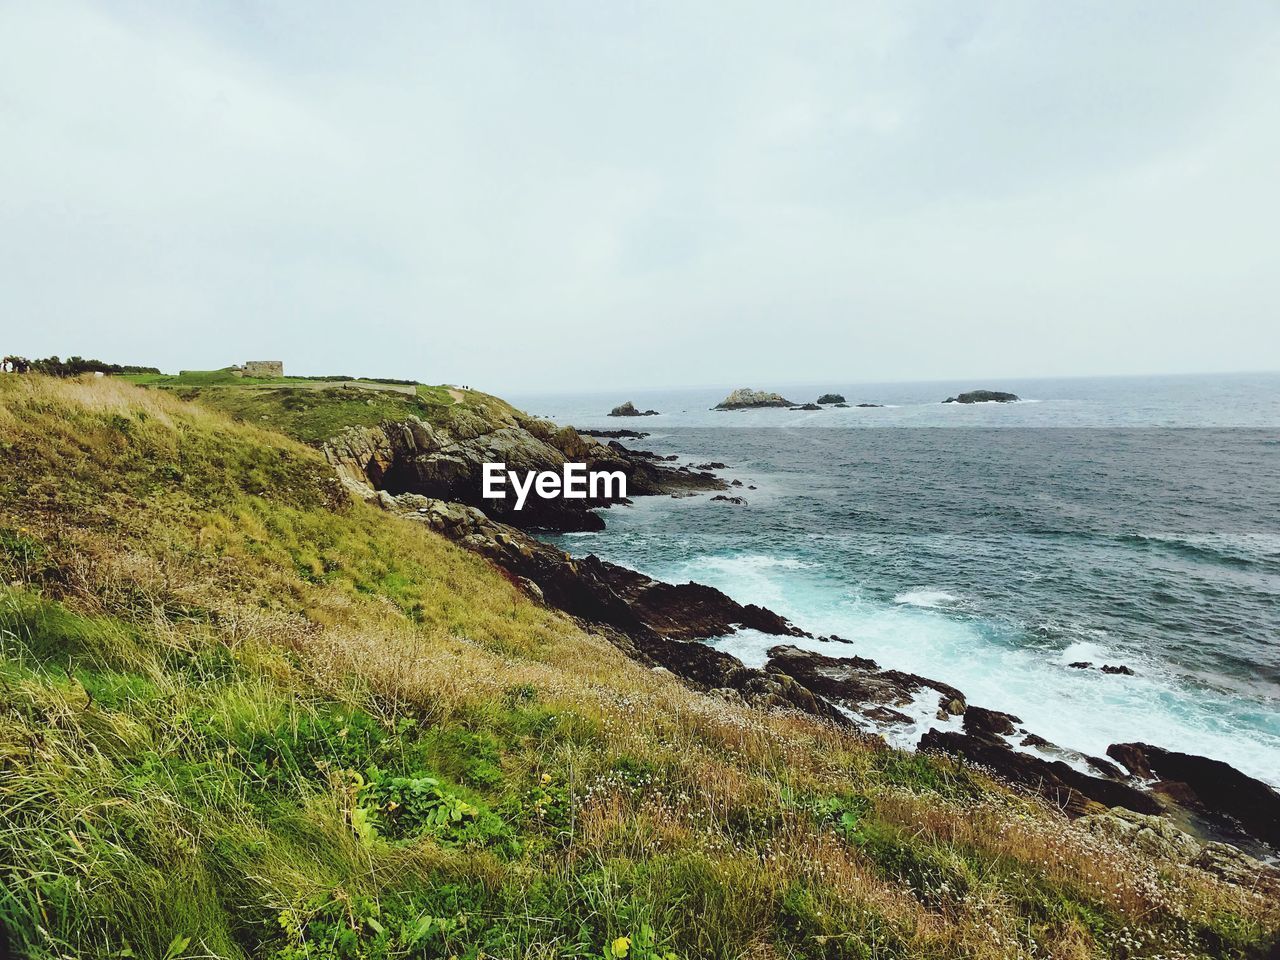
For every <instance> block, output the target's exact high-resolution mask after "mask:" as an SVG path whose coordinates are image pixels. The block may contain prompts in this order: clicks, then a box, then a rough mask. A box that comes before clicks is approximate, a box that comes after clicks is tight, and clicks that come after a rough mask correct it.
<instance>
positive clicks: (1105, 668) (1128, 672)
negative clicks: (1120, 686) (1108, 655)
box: [1102, 663, 1133, 677]
mask: <svg viewBox="0 0 1280 960" xmlns="http://www.w3.org/2000/svg"><path fill="white" fill-rule="evenodd" d="M1102 672H1103V673H1111V674H1122V675H1123V676H1126V677H1132V676H1133V670H1132V669H1130V668H1129V667H1126V666H1125V665H1124V664H1120V665H1119V666H1116V667H1113V666H1112V665H1111V664H1109V663H1104V664H1103V665H1102Z"/></svg>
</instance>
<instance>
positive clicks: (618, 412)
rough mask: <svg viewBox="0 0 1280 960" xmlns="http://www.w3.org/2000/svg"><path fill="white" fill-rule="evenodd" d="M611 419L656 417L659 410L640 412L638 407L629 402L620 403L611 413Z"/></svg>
mask: <svg viewBox="0 0 1280 960" xmlns="http://www.w3.org/2000/svg"><path fill="white" fill-rule="evenodd" d="M609 416H611V417H656V416H658V411H657V410H638V409H636V405H635V404H634V403H632V402H631V401H630V400H628V401H627V402H626V403H620V404H618V406H616V407H614V408H613V409H612V410H610V411H609Z"/></svg>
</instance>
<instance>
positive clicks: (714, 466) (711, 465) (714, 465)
mask: <svg viewBox="0 0 1280 960" xmlns="http://www.w3.org/2000/svg"><path fill="white" fill-rule="evenodd" d="M728 466H729V465H728V464H727V463H721V462H720V461H719V460H712V461H710V462H708V463H700V464H698V467H697V469H699V470H725V469H728Z"/></svg>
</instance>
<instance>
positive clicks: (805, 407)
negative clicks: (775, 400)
mask: <svg viewBox="0 0 1280 960" xmlns="http://www.w3.org/2000/svg"><path fill="white" fill-rule="evenodd" d="M791 409H792V410H821V409H822V408H821V407H820V406H818V405H817V404H816V403H803V404H801V405H800V406H798V407H792V408H791Z"/></svg>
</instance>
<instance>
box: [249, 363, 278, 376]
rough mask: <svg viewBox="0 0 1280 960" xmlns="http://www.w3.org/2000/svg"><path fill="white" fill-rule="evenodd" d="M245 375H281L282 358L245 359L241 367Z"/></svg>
mask: <svg viewBox="0 0 1280 960" xmlns="http://www.w3.org/2000/svg"><path fill="white" fill-rule="evenodd" d="M241 369H242V370H243V372H244V375H245V376H246V377H283V376H284V361H283V360H246V361H245V362H244V366H243V367H242V368H241Z"/></svg>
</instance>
